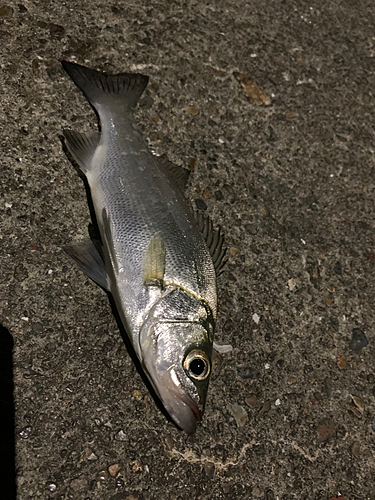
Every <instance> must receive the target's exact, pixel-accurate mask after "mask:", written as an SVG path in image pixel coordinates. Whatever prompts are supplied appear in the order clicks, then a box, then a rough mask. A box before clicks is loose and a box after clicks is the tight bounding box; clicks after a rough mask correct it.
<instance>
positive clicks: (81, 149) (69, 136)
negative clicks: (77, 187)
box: [63, 129, 100, 175]
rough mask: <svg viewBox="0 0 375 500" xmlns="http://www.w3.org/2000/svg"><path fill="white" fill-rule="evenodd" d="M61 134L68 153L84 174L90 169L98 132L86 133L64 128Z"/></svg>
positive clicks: (98, 139)
mask: <svg viewBox="0 0 375 500" xmlns="http://www.w3.org/2000/svg"><path fill="white" fill-rule="evenodd" d="M63 134H64V137H65V141H66V146H67V148H68V151H69V153H70V154H71V155H72V156H73V158H74V160H75V161H76V162H77V163H78V165H79V167H80V169H81V171H82V172H83V173H84V174H85V175H86V174H87V172H88V171H89V170H90V167H91V162H92V159H93V157H94V154H95V151H96V148H97V146H98V144H99V141H100V132H94V131H93V132H89V133H88V134H81V133H80V132H75V131H74V130H69V129H65V130H63Z"/></svg>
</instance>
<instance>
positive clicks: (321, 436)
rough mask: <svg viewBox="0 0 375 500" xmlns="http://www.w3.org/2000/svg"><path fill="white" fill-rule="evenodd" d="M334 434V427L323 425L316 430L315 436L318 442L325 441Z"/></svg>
mask: <svg viewBox="0 0 375 500" xmlns="http://www.w3.org/2000/svg"><path fill="white" fill-rule="evenodd" d="M334 433H335V426H334V425H333V424H327V425H325V424H323V425H320V426H319V427H318V428H317V429H316V436H317V438H318V441H321V442H322V441H326V440H327V439H329V438H330V437H332V436H333V435H334Z"/></svg>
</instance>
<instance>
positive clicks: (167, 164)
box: [158, 156, 190, 192]
mask: <svg viewBox="0 0 375 500" xmlns="http://www.w3.org/2000/svg"><path fill="white" fill-rule="evenodd" d="M158 161H159V167H160V169H161V170H162V171H163V172H164V173H165V175H166V176H167V177H168V179H170V180H171V181H172V182H173V183H174V184H176V185H177V186H178V187H179V189H180V190H181V191H182V192H184V191H185V189H186V185H187V182H188V180H189V175H190V172H189V170H186V168H183V167H180V166H178V165H175V164H174V163H172V162H171V161H169V160H168V158H167V157H166V156H159V158H158Z"/></svg>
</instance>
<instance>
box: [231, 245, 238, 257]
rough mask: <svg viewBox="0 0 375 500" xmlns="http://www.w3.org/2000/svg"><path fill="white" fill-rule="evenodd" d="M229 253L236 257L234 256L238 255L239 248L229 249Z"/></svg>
mask: <svg viewBox="0 0 375 500" xmlns="http://www.w3.org/2000/svg"><path fill="white" fill-rule="evenodd" d="M229 253H230V254H231V255H233V256H234V255H237V254H238V248H236V247H230V249H229Z"/></svg>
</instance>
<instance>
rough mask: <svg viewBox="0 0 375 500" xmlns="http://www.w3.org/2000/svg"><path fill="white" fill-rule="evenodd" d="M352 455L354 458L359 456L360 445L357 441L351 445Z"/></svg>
mask: <svg viewBox="0 0 375 500" xmlns="http://www.w3.org/2000/svg"><path fill="white" fill-rule="evenodd" d="M352 453H353V455H354V456H355V457H360V456H361V443H359V442H358V441H356V442H355V443H353V446H352Z"/></svg>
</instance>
